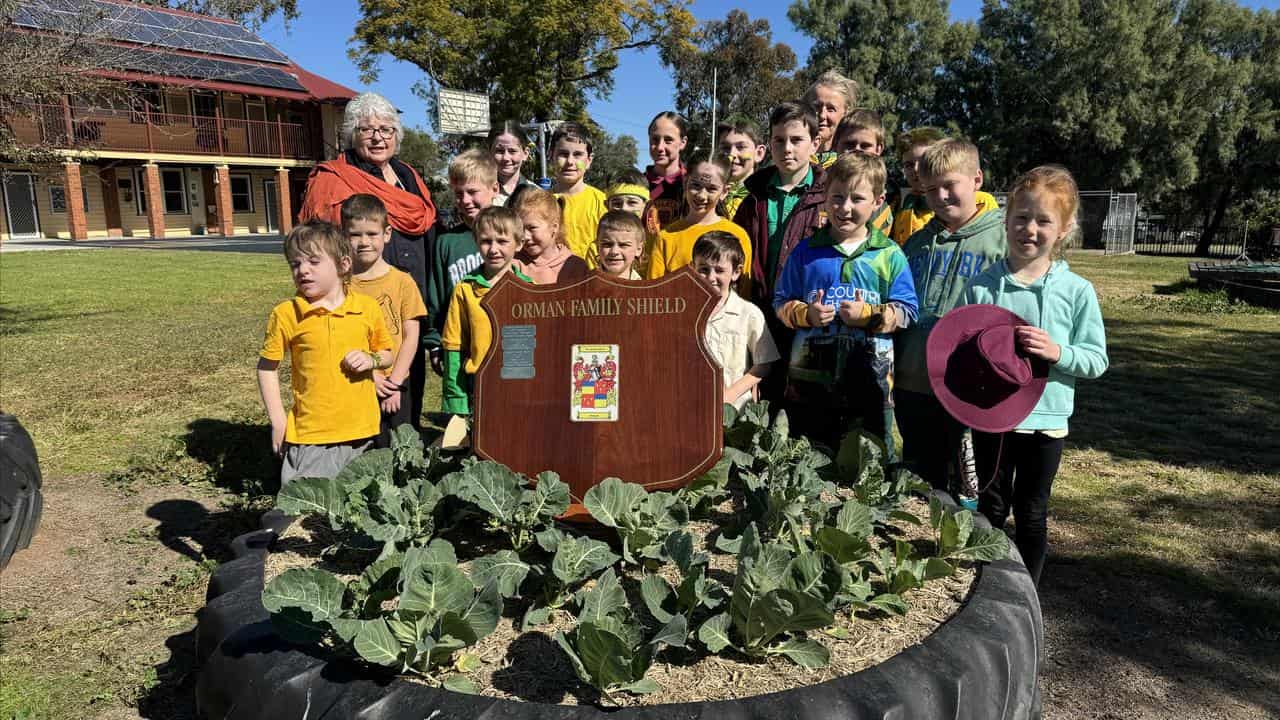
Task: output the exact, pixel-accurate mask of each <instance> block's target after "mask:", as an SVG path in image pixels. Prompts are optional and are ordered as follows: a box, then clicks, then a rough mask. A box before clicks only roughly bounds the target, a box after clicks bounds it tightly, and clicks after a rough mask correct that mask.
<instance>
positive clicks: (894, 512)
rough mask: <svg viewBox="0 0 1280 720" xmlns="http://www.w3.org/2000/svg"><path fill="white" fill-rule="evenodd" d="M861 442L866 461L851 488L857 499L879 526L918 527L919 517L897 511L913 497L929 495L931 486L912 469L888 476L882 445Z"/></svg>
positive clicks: (863, 458) (900, 469) (862, 440)
mask: <svg viewBox="0 0 1280 720" xmlns="http://www.w3.org/2000/svg"><path fill="white" fill-rule="evenodd" d="M859 443H860V445H861V449H862V452H861V457H862V460H863V462H862V470H861V471H860V472H859V473H858V474H857V475H856V477H855V478H854V481H853V484H852V485H851V489H852V490H853V495H854V497H855V498H856V499H857V500H858V502H860V503H862V504H863V505H865V506H867V507H868V508H870V510H871V516H872V520H873V521H874V522H875V523H876V524H877V525H884V524H885V523H886V522H888V521H889V520H899V521H902V522H909V523H913V524H916V525H919V524H920V520H919V518H917V517H916V516H914V515H912V514H910V513H905V512H901V511H899V510H898V508H899V507H901V505H902V503H903V502H905V501H906V500H907V498H909V497H911V496H912V495H913V494H924V493H927V492H929V484H928V483H926V482H925V481H924V480H921V479H920V476H918V475H916V474H915V473H913V472H911V471H910V470H905V469H902V468H898V469H897V470H896V471H895V472H889V473H886V472H885V466H884V464H883V463H882V462H881V460H880V458H881V454H882V453H883V449H882V448H881V447H880V445H879V444H877V443H875V442H872V441H871V440H870V439H869V438H867V437H865V436H862V437H860V438H859Z"/></svg>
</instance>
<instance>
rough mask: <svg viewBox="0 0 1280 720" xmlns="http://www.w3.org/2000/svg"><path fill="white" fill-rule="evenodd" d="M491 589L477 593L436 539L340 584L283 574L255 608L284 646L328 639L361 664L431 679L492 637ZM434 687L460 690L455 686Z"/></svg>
mask: <svg viewBox="0 0 1280 720" xmlns="http://www.w3.org/2000/svg"><path fill="white" fill-rule="evenodd" d="M499 583H500V580H499V579H494V580H492V581H490V582H488V583H486V584H484V585H482V586H481V587H480V588H478V589H477V588H476V587H475V586H474V585H473V583H472V580H471V579H470V578H468V577H467V575H466V574H465V573H463V572H462V570H461V569H459V568H458V565H457V557H456V556H455V555H454V550H453V546H452V545H450V544H449V543H448V542H447V541H445V540H439V539H437V540H433V541H431V543H430V544H429V545H427V546H425V547H410V548H409V549H408V550H406V551H405V552H404V553H403V554H396V555H390V556H384V557H382V558H380V559H379V560H377V561H376V562H374V563H373V564H372V565H370V566H369V567H368V568H366V570H365V571H364V572H363V573H362V574H361V575H360V577H359V578H357V579H355V580H352V581H351V582H350V583H346V584H344V583H343V582H342V581H341V580H339V579H338V578H337V577H336V576H334V575H332V574H331V573H328V572H326V571H324V570H320V569H315V568H310V569H305V568H292V569H289V570H286V571H285V572H283V573H281V574H280V575H278V576H276V577H275V578H273V579H272V580H271V582H269V583H267V586H266V587H265V588H264V589H263V592H262V603H263V606H264V607H265V608H266V609H267V611H268V612H270V613H271V621H272V623H273V624H274V625H275V626H276V628H277V629H278V630H279V631H280V633H281V635H282V636H284V637H285V638H287V639H289V640H290V641H292V642H297V643H314V642H317V641H320V640H322V639H325V638H330V639H332V640H334V641H335V642H337V643H339V646H340V647H345V648H347V650H348V651H349V652H354V654H355V655H358V656H359V657H361V658H363V659H364V660H366V661H368V662H371V663H374V664H376V665H383V666H387V667H393V668H396V669H397V670H399V671H400V672H416V673H421V674H423V675H427V676H429V677H432V678H435V676H436V672H437V671H438V670H439V669H440V668H443V667H448V666H449V665H451V664H452V663H453V662H454V655H455V653H456V652H458V651H459V650H462V649H464V648H466V647H469V646H471V645H474V644H475V643H476V642H477V641H478V640H480V638H483V637H485V636H486V635H488V634H489V633H491V632H493V629H494V628H495V627H496V626H497V623H498V617H499V615H500V614H501V612H502V596H501V594H500V592H499ZM397 596H398V600H396V601H395V602H394V607H393V608H392V609H389V610H388V609H384V607H383V606H384V604H385V603H387V601H389V600H392V599H395V598H397ZM437 679H438V678H437ZM441 682H445V683H447V685H448V686H449V687H450V688H452V689H460V690H465V689H466V684H465V683H464V682H463V681H461V680H460V679H457V678H454V679H448V678H446V679H443V680H441Z"/></svg>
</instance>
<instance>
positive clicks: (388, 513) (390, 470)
mask: <svg viewBox="0 0 1280 720" xmlns="http://www.w3.org/2000/svg"><path fill="white" fill-rule="evenodd" d="M449 467H450V466H449V464H448V463H447V462H446V461H444V460H443V459H442V458H441V457H440V454H439V451H438V450H436V449H435V448H432V450H431V452H430V453H424V449H423V445H422V439H421V437H419V435H418V432H417V431H416V430H414V429H413V427H412V426H410V425H402V426H400V427H398V428H396V429H395V431H394V432H393V435H392V446H391V447H390V448H388V449H380V450H371V451H369V452H367V453H365V454H363V455H361V456H359V457H357V458H356V459H354V460H352V461H351V462H350V463H348V464H347V466H346V467H345V468H343V469H342V471H341V472H340V473H338V475H337V477H333V478H298V479H296V480H294V481H292V482H290V483H289V484H288V485H287V486H285V487H283V488H281V490H280V493H279V494H278V495H277V496H276V508H278V509H280V510H282V511H284V512H286V513H289V514H292V515H318V516H321V517H325V518H327V519H328V521H329V524H330V526H331V527H332V528H333V529H334V530H337V531H345V532H349V533H353V534H360V535H363V536H366V537H368V538H371V539H372V540H374V541H376V542H380V543H382V555H383V556H386V555H389V554H391V553H394V552H397V551H402V550H404V549H405V548H407V547H419V546H422V545H425V544H426V543H427V542H429V541H430V540H431V537H432V535H433V534H434V533H435V529H436V524H435V509H436V506H437V505H438V504H439V502H440V499H441V493H440V490H439V489H438V488H437V487H436V485H435V484H434V483H433V482H432V480H433V479H435V478H437V477H439V476H440V475H441V474H443V473H444V472H446V471H447V470H448V469H449Z"/></svg>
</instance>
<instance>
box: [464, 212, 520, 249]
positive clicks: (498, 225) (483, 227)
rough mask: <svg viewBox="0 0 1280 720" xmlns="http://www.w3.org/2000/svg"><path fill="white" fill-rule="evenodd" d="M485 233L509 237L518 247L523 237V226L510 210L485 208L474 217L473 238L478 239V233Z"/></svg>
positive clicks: (517, 216) (518, 217)
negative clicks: (495, 233)
mask: <svg viewBox="0 0 1280 720" xmlns="http://www.w3.org/2000/svg"><path fill="white" fill-rule="evenodd" d="M486 231H492V232H497V233H498V234H500V235H504V236H507V237H510V238H511V239H512V240H514V241H515V242H516V244H517V245H518V244H519V243H520V238H521V237H523V236H524V225H523V224H521V222H520V216H519V215H517V214H516V211H515V210H512V209H511V208H505V207H500V206H499V207H487V208H485V209H483V210H481V211H480V214H479V215H476V222H475V230H474V232H475V236H476V237H477V238H478V237H480V233H482V232H486Z"/></svg>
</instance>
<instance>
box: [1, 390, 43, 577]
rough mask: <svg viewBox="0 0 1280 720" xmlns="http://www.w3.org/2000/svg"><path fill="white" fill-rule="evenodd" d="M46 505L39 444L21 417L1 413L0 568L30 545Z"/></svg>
mask: <svg viewBox="0 0 1280 720" xmlns="http://www.w3.org/2000/svg"><path fill="white" fill-rule="evenodd" d="M43 508H44V499H43V497H42V496H41V494H40V461H39V459H38V458H37V457H36V446H35V445H34V444H33V443H32V442H31V436H30V435H28V434H27V431H26V430H25V429H24V428H23V427H22V423H20V422H18V418H16V417H14V416H12V415H10V414H9V413H0V570H2V569H4V567H5V566H6V565H8V564H9V559H10V558H11V557H13V554H14V553H15V552H17V551H19V550H21V549H23V548H25V547H27V546H28V545H30V544H31V537H32V536H33V535H35V533H36V527H37V526H38V525H39V524H40V513H41V511H42V510H43Z"/></svg>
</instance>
